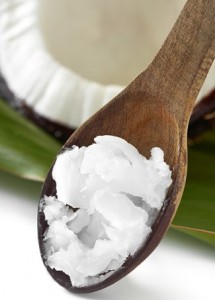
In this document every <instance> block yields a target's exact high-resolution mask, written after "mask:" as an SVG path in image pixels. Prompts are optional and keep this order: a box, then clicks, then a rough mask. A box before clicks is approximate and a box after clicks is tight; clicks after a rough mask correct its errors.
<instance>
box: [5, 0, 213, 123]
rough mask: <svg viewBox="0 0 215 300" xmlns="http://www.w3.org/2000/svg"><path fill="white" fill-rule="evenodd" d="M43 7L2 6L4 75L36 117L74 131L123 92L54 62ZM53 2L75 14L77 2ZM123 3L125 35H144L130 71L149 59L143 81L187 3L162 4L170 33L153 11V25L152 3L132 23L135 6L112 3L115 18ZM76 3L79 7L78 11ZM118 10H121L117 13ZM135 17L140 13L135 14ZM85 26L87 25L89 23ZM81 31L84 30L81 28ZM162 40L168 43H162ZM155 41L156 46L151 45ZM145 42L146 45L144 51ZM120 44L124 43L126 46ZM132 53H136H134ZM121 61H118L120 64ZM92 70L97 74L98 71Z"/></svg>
mask: <svg viewBox="0 0 215 300" xmlns="http://www.w3.org/2000/svg"><path fill="white" fill-rule="evenodd" d="M44 1H45V0H43V2H44ZM39 2H40V4H41V1H39V0H1V1H0V72H1V73H2V75H3V77H4V79H5V80H6V82H7V84H8V86H9V88H10V89H11V90H12V91H13V92H14V93H15V95H16V96H17V97H18V98H20V99H23V100H25V101H26V103H27V105H28V106H30V107H31V108H32V109H33V110H34V111H35V112H36V113H38V114H40V115H41V116H43V117H45V118H47V119H49V120H52V121H55V122H60V123H62V124H65V125H68V126H69V127H78V126H79V125H80V124H81V123H83V121H85V120H86V119H87V118H88V117H90V116H91V115H92V114H93V113H94V112H96V111H97V110H98V109H99V108H100V107H102V106H103V105H104V104H105V103H107V102H108V101H109V100H111V99H112V98H113V97H114V96H115V95H116V94H118V93H119V92H120V91H121V90H122V86H121V85H117V84H111V82H110V85H104V84H101V83H99V82H96V81H91V80H88V79H85V78H83V77H82V76H81V75H79V74H77V73H76V72H74V71H72V70H71V69H69V68H68V67H65V66H63V65H62V64H61V63H60V62H59V60H57V59H56V58H53V56H52V54H51V52H50V51H49V50H48V49H47V47H46V42H45V40H44V35H43V32H42V30H41V26H39V13H38V6H39ZM45 2H47V1H45ZM45 2H44V3H45ZM49 2H50V7H51V11H54V10H55V8H56V7H57V6H59V3H60V5H62V6H63V5H67V6H68V3H70V6H69V7H70V9H72V7H73V6H74V3H75V2H77V1H74V0H70V1H69V2H68V1H67V0H60V1H54V0H53V1H49ZM91 2H92V1H91ZM118 2H122V3H121V7H123V9H124V10H125V15H126V16H128V22H127V23H126V22H125V20H124V24H125V25H124V27H125V32H128V40H129V37H130V38H131V37H132V38H133V37H134V36H135V33H136V32H138V34H136V41H135V40H132V42H130V45H131V47H133V45H137V48H138V49H139V52H138V53H137V55H136V54H135V55H133V56H132V55H131V56H132V59H131V57H130V58H129V57H128V59H129V60H130V65H132V61H133V62H134V60H135V61H138V62H139V61H141V62H143V59H142V57H144V56H145V57H147V60H146V61H145V64H144V63H143V66H142V65H141V66H140V64H139V69H138V70H137V73H136V75H137V74H138V73H139V71H141V70H142V69H143V68H144V67H146V66H147V64H149V62H150V60H151V59H152V56H154V54H155V52H156V51H157V50H158V49H159V47H160V46H161V44H162V42H163V40H164V37H165V36H166V34H167V33H168V30H169V29H170V27H171V26H172V24H173V22H174V20H175V19H176V17H177V15H178V13H179V11H180V9H181V6H182V4H183V3H180V5H178V4H177V1H171V3H170V2H169V1H166V2H165V1H162V3H160V4H156V5H159V15H160V14H161V13H162V7H163V10H164V11H163V14H165V13H166V11H167V12H168V15H166V16H165V18H164V20H166V19H168V17H169V18H171V22H170V24H171V25H170V27H169V28H168V26H167V25H166V24H165V22H166V21H165V22H164V21H163V23H162V24H163V26H159V25H158V24H157V22H156V19H157V18H156V14H154V13H153V9H152V7H150V9H149V11H150V12H152V14H153V16H154V18H153V20H150V19H149V17H148V15H149V12H148V10H147V9H148V5H149V4H147V3H148V1H146V3H145V5H146V9H145V10H144V9H138V6H139V5H141V8H143V7H142V6H143V5H144V3H143V2H141V1H138V2H137V4H136V6H137V7H136V8H135V9H136V11H137V12H138V13H137V14H136V15H135V14H134V13H133V16H132V18H130V15H129V12H130V11H131V6H132V7H134V3H133V2H132V1H130V2H126V5H124V1H122V0H120V1H112V0H111V3H110V1H109V2H108V3H109V5H110V6H111V7H113V11H115V12H116V11H117V10H118V9H119V7H118V6H119V5H120V4H119V3H118ZM71 3H73V5H72V4H71ZM92 3H93V2H92ZM116 3H117V4H116ZM75 5H76V6H77V5H78V4H77V3H76V4H75ZM80 5H81V6H82V7H80V9H79V10H78V11H79V12H81V11H83V10H84V6H85V3H84V2H83V1H80ZM114 5H118V6H117V7H115V6H114ZM153 5H155V4H153ZM129 6H130V7H129ZM97 7H98V8H97V11H95V18H97V17H98V15H99V13H100V12H99V9H100V6H98V5H97ZM94 8H95V5H94ZM116 9H117V10H116ZM65 11H66V9H65ZM109 11H110V12H111V9H109ZM132 11H134V9H133V10H132ZM76 12H77V10H76ZM55 13H56V12H55ZM92 13H93V12H92V11H91V14H92ZM118 13H119V16H120V15H121V12H120V11H119V12H118ZM71 14H72V11H71ZM64 17H67V23H68V24H69V26H73V25H74V24H73V23H72V20H71V21H70V22H69V20H68V19H69V14H68V12H67V14H66V15H65V16H63V14H62V20H65V19H64ZM111 18H112V16H111V14H110V15H109V16H108V17H107V20H111ZM76 21H77V22H78V18H76ZM81 21H82V22H84V21H83V18H82V19H81ZM131 22H136V25H135V26H136V27H134V31H133V32H132V31H129V30H130V28H131V26H134V24H132V25H131ZM70 24H71V25H70ZM105 24H106V23H105V22H104V23H103V26H104V28H103V29H102V30H103V31H104V34H107V28H108V27H110V26H111V22H110V21H109V22H107V24H106V25H105ZM126 24H127V27H126ZM76 25H77V24H76ZM114 26H115V25H114ZM76 27H77V28H78V26H76ZM79 27H80V26H79ZM81 27H82V28H85V29H86V30H85V32H87V31H88V32H91V31H90V27H88V24H87V22H86V23H83V24H82V26H81ZM142 28H143V34H142V35H141V34H140V31H141V30H140V29H142ZM147 28H148V29H147ZM158 28H159V29H158ZM94 29H95V28H94ZM82 30H83V29H82ZM102 30H101V29H100V35H101V34H102ZM138 30H139V31H138ZM158 30H159V34H158ZM162 30H163V31H164V32H165V34H164V33H163V32H162ZM112 32H113V31H112ZM116 32H117V31H116ZM147 33H148V34H147ZM149 33H150V34H149ZM161 36H162V38H160V37H161ZM150 37H151V40H152V41H151V42H150ZM124 40H125V39H124ZM119 41H120V39H119ZM140 41H141V42H142V46H141V44H140ZM72 42H73V41H72ZM72 42H71V43H72ZM114 42H115V43H116V42H117V38H116V37H115V38H114V40H113V43H114ZM120 42H121V43H122V42H123V41H120ZM128 45H129V42H127V43H126V44H125V47H126V48H127V47H128ZM98 48H99V47H98ZM131 49H132V48H131ZM131 49H128V51H127V52H126V51H121V52H122V54H123V53H124V52H126V53H129V51H130V50H131ZM103 50H104V48H103ZM77 52H78V50H77V49H76V53H77ZM86 52H87V49H86ZM80 53H81V52H80ZM130 53H133V52H132V51H130ZM144 53H145V54H144ZM71 55H73V53H71ZM99 55H100V56H101V55H102V54H101V53H100V54H99V53H98V56H99ZM113 55H114V53H113ZM126 55H127V54H126ZM126 55H125V54H124V60H123V61H122V62H121V65H122V71H121V72H122V74H124V73H126V72H127V73H128V74H129V69H132V68H129V67H126V68H123V64H124V62H125V60H126V57H127V56H126ZM150 55H151V56H150ZM121 56H123V55H121ZM121 56H120V55H119V56H118V60H119V61H120V59H119V58H120V57H121ZM80 61H81V58H80ZM103 61H104V63H103V64H102V65H101V66H100V69H101V70H102V71H103V73H105V70H106V69H107V68H108V65H109V64H110V62H109V61H108V60H106V61H105V59H104V60H103ZM96 68H97V70H98V66H96ZM83 69H84V68H83V67H82V70H83ZM91 69H93V65H92V68H91ZM134 74H135V71H134V70H133V69H132V77H131V79H132V78H133V75H134ZM214 74H215V64H214V65H213V67H212V69H211V71H210V74H209V76H208V79H207V80H206V82H205V85H204V88H203V90H202V95H203V94H206V93H207V92H209V91H210V90H211V89H212V88H213V87H214ZM100 77H101V73H100ZM127 78H128V77H127ZM89 79H90V78H89ZM101 82H102V78H101ZM120 83H121V82H120ZM127 83H128V82H125V84H127Z"/></svg>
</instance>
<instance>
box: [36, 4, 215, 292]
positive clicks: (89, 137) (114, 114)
mask: <svg viewBox="0 0 215 300" xmlns="http://www.w3.org/2000/svg"><path fill="white" fill-rule="evenodd" d="M143 55H144V53H143ZM214 56H215V0H204V1H202V0H189V1H187V4H186V5H185V7H184V9H183V11H182V13H181V14H180V16H179V18H178V20H177V22H176V24H175V25H174V27H173V29H172V31H171V32H170V34H169V36H168V38H167V40H166V41H165V43H164V45H163V46H162V48H161V50H160V51H159V52H158V54H157V56H156V57H155V59H154V60H153V62H152V63H151V65H150V66H149V67H148V68H147V69H146V70H145V71H144V72H143V73H141V74H140V75H139V76H138V77H137V78H136V79H135V80H134V81H133V82H132V83H131V84H130V85H129V86H128V87H127V88H126V89H125V90H123V91H122V92H121V93H120V94H119V95H118V96H117V97H115V98H114V99H113V100H112V101H111V102H110V103H108V104H107V105H106V106H105V107H103V108H102V109H101V110H99V111H98V112H97V113H96V114H95V115H94V116H92V117H91V118H90V119H89V120H88V121H87V122H85V123H84V124H83V125H82V126H81V127H80V128H79V129H78V130H77V131H76V132H75V133H74V134H73V135H72V136H71V137H70V138H69V140H68V141H67V142H66V144H65V145H64V147H63V149H62V151H63V150H64V149H65V148H70V147H71V146H72V145H77V146H79V147H81V146H88V145H90V144H92V143H93V140H94V138H95V137H96V136H98V135H107V134H108V135H115V136H119V137H122V138H123V139H125V140H126V141H128V142H129V143H131V144H132V145H134V146H135V147H136V148H137V149H138V150H139V152H140V153H141V154H143V155H145V156H146V157H149V154H150V149H151V148H153V147H155V146H157V147H160V148H162V149H163V150H164V153H165V161H166V162H167V163H168V164H169V165H170V167H171V170H172V171H173V184H172V186H171V187H170V189H169V192H168V195H167V197H166V200H165V202H164V205H163V207H162V209H161V211H160V213H159V216H158V217H157V219H156V221H155V223H154V225H153V227H152V234H151V235H150V237H149V239H148V241H147V243H146V244H145V246H143V247H141V249H139V250H138V252H137V253H136V254H135V255H134V256H133V257H129V258H127V260H126V261H125V263H124V265H123V266H122V267H121V268H120V269H119V270H118V271H116V272H114V273H113V274H112V275H111V276H110V277H109V278H107V279H106V280H104V281H103V282H100V283H99V284H95V285H93V286H87V287H82V288H78V287H75V286H73V285H72V284H71V282H70V279H69V277H68V276H67V275H65V274H64V273H63V272H59V271H55V270H52V269H50V268H49V267H47V269H48V271H49V273H50V274H51V275H52V276H53V278H54V279H55V280H56V281H57V282H58V283H59V284H61V285H62V286H64V287H65V288H67V289H68V290H70V291H73V292H79V293H81V292H92V291H95V290H99V289H102V288H104V287H107V286H109V285H110V284H112V283H114V282H116V281H117V280H119V279H121V278H122V277H124V276H125V275H127V274H128V273H129V272H131V271H132V270H133V269H134V268H135V267H136V266H137V265H139V264H140V263H141V262H142V261H143V260H144V259H145V258H146V257H147V256H148V255H149V254H150V253H151V252H152V251H153V250H154V249H155V247H156V246H157V245H158V244H159V242H160V240H161V238H162V237H163V235H164V233H165V232H166V230H167V229H168V227H169V225H170V223H171V221H172V219H173V217H174V215H175V213H176V210H177V207H178V205H179V202H180V200H181V196H182V192H183V189H184V185H185V178H186V169H187V126H188V121H189V118H190V115H191V111H192V108H193V106H194V102H195V99H196V97H197V95H198V92H199V90H200V88H201V86H202V84H203V81H204V79H205V77H206V75H207V73H208V70H209V68H210V65H211V63H212V61H213V59H214ZM44 195H47V196H52V195H56V187H55V182H54V180H53V179H52V174H51V170H50V172H49V174H48V177H47V179H46V182H45V184H44V187H43V191H42V198H43V196H44ZM46 229H47V224H46V221H45V219H44V215H43V213H42V212H39V216H38V231H39V243H40V250H41V254H42V257H43V255H44V243H43V235H44V232H45V230H46ZM134 234H135V233H134ZM43 259H44V258H43ZM143 280H144V279H143Z"/></svg>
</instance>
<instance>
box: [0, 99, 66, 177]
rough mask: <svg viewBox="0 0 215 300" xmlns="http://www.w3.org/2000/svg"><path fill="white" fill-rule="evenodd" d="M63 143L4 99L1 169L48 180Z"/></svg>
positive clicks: (0, 110) (0, 124) (0, 122)
mask: <svg viewBox="0 0 215 300" xmlns="http://www.w3.org/2000/svg"><path fill="white" fill-rule="evenodd" d="M60 148H61V145H60V144H59V143H58V142H56V141H55V140H54V139H53V138H51V137H49V136H48V135H47V134H45V133H44V132H43V131H42V130H40V129H39V128H37V127H36V126H35V125H33V124H32V123H31V122H29V121H27V120H26V119H24V118H23V117H21V116H20V115H19V114H18V113H16V112H15V111H13V110H12V109H10V108H9V107H8V106H7V105H6V104H5V103H4V102H3V101H2V100H0V169H1V170H4V171H7V172H9V173H12V174H14V175H17V176H19V177H23V178H27V179H31V180H35V181H44V178H45V177H46V174H47V172H48V170H49V168H50V166H51V164H52V162H53V160H54V158H55V156H56V154H57V152H58V151H59V149H60Z"/></svg>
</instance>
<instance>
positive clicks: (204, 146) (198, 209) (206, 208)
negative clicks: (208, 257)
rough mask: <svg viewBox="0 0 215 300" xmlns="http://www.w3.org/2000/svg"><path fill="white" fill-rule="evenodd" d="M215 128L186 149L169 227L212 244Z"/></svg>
mask: <svg viewBox="0 0 215 300" xmlns="http://www.w3.org/2000/svg"><path fill="white" fill-rule="evenodd" d="M214 133H215V132H214V131H213V130H211V131H208V133H207V134H205V135H204V136H203V138H202V140H201V141H199V142H198V143H197V144H195V145H193V146H190V147H189V151H188V175H187V182H186V186H185V191H184V194H183V198H182V201H181V204H180V206H179V209H178V211H177V214H176V216H175V218H174V220H173V224H172V225H173V226H172V227H173V228H175V229H177V230H180V231H183V232H185V233H188V234H190V235H192V236H194V237H196V238H199V239H201V240H204V241H205V242H208V243H209V244H212V245H214V246H215V134H214Z"/></svg>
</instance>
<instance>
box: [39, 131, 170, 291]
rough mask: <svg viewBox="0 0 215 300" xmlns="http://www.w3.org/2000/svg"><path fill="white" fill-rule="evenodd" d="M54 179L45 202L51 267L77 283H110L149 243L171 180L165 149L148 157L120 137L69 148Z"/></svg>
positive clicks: (100, 139) (58, 165)
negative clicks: (51, 194) (52, 190)
mask: <svg viewBox="0 0 215 300" xmlns="http://www.w3.org/2000/svg"><path fill="white" fill-rule="evenodd" d="M52 177H53V179H54V180H55V182H56V190H57V194H56V197H47V196H45V197H44V199H43V201H42V210H43V212H44V215H45V219H46V221H47V224H48V229H47V230H46V232H45V235H44V244H45V248H46V264H47V265H48V266H49V267H50V268H52V269H55V270H57V271H62V272H64V273H65V274H67V275H68V276H69V277H70V280H71V283H72V284H73V286H76V287H83V286H89V285H93V284H96V283H99V282H101V281H103V280H104V279H106V278H107V277H109V276H110V275H111V274H113V272H115V271H117V270H118V269H119V268H120V267H121V266H122V265H123V263H124V262H125V260H126V258H127V257H128V256H132V255H134V254H135V252H136V251H137V250H138V249H139V248H140V247H141V246H143V245H144V243H145V242H146V240H147V238H148V237H149V235H150V233H151V226H152V225H153V223H154V221H155V218H156V217H157V215H158V213H159V210H160V209H161V207H162V205H163V202H164V199H165V196H166V193H167V190H168V188H169V186H170V185H171V183H172V179H171V171H170V169H169V166H168V165H167V164H166V163H165V162H164V153H163V151H162V150H161V149H160V148H153V149H152V150H151V158H150V159H149V160H147V159H146V158H145V157H144V156H142V155H141V154H140V153H139V152H138V151H137V149H136V148H135V147H133V146H132V145H131V144H129V143H127V142H126V141H125V140H123V139H121V138H119V137H115V136H98V137H96V138H95V143H94V144H92V145H90V146H89V147H81V148H78V147H77V146H74V147H73V148H71V149H68V150H66V151H65V152H63V153H62V154H60V155H59V156H58V158H57V160H56V163H55V165H54V167H53V172H52Z"/></svg>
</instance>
